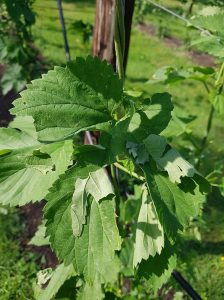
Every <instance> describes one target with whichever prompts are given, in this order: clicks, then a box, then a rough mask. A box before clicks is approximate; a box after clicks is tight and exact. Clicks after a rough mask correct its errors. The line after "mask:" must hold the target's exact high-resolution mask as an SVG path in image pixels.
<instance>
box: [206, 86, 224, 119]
mask: <svg viewBox="0 0 224 300" xmlns="http://www.w3.org/2000/svg"><path fill="white" fill-rule="evenodd" d="M209 100H210V102H211V103H212V105H213V106H214V108H215V110H216V112H217V113H218V114H220V115H223V114H224V95H223V94H217V91H216V90H212V91H211V92H210V95H209Z"/></svg>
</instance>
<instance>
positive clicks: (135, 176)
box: [114, 163, 144, 181]
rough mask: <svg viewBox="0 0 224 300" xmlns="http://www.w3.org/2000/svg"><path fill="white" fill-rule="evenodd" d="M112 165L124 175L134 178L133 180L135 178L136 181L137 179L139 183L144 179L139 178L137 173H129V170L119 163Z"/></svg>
mask: <svg viewBox="0 0 224 300" xmlns="http://www.w3.org/2000/svg"><path fill="white" fill-rule="evenodd" d="M114 165H115V166H116V167H117V168H118V169H120V170H122V171H123V172H125V173H127V174H129V175H131V176H132V177H134V178H136V179H138V180H140V181H144V177H142V176H139V175H138V174H137V173H135V172H131V171H129V170H128V169H126V168H125V167H124V166H122V165H120V164H119V163H114Z"/></svg>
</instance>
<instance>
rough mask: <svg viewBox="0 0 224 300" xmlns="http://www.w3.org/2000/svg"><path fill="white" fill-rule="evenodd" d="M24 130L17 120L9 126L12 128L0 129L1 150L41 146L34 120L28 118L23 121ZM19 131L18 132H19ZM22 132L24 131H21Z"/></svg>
mask: <svg viewBox="0 0 224 300" xmlns="http://www.w3.org/2000/svg"><path fill="white" fill-rule="evenodd" d="M23 123H24V127H25V129H24V128H22V127H23V126H21V119H20V121H19V120H17V118H16V119H15V120H14V121H13V122H11V123H10V124H9V126H10V128H0V150H1V151H2V150H6V149H8V150H18V149H23V148H28V147H33V146H39V145H40V143H39V142H38V141H37V138H36V132H35V127H34V125H33V120H32V118H30V117H26V118H25V119H24V120H23ZM17 129H18V130H17ZM21 130H22V131H21Z"/></svg>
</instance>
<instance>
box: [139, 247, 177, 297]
mask: <svg viewBox="0 0 224 300" xmlns="http://www.w3.org/2000/svg"><path fill="white" fill-rule="evenodd" d="M175 267H176V255H175V254H174V249H173V247H172V246H171V245H170V243H169V242H168V241H166V243H165V247H164V248H163V250H162V252H161V254H160V255H159V254H156V256H155V257H150V258H149V259H148V260H147V261H142V262H141V264H140V266H139V269H138V276H139V277H145V278H146V279H148V283H149V286H150V287H151V288H152V289H153V291H154V292H157V290H158V289H159V288H161V286H162V285H163V284H164V283H166V282H167V280H168V279H169V278H170V276H171V273H172V271H173V269H174V268H175Z"/></svg>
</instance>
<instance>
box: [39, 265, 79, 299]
mask: <svg viewBox="0 0 224 300" xmlns="http://www.w3.org/2000/svg"><path fill="white" fill-rule="evenodd" d="M74 275H76V272H75V271H74V267H73V265H69V266H65V265H64V264H60V265H59V266H57V268H56V269H55V270H54V271H53V272H52V274H51V277H50V281H49V283H48V284H47V287H45V288H42V287H40V286H38V285H37V284H36V285H35V286H34V296H35V299H36V300H51V299H52V298H53V297H54V296H55V295H56V294H57V292H58V290H59V289H60V287H61V286H62V285H63V284H64V283H65V281H66V280H67V279H69V278H70V277H72V276H74Z"/></svg>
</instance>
